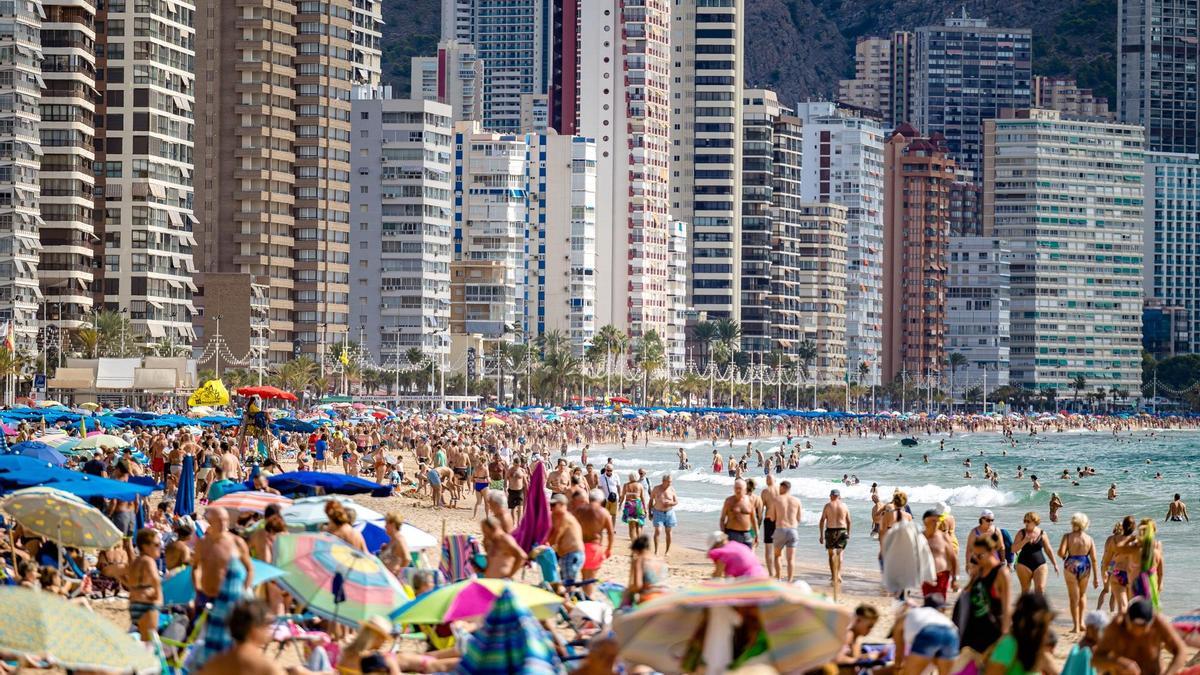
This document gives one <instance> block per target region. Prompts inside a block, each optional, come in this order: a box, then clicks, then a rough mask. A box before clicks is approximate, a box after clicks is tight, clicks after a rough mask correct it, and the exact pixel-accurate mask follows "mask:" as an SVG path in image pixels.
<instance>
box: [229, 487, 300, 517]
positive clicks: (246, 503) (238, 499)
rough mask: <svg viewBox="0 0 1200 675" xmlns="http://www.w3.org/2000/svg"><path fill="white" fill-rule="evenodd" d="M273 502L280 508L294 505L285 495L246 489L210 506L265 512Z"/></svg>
mask: <svg viewBox="0 0 1200 675" xmlns="http://www.w3.org/2000/svg"><path fill="white" fill-rule="evenodd" d="M271 504H278V505H279V506H280V508H287V507H289V506H291V505H292V500H291V499H288V498H287V497H284V496H283V495H276V494H271V493H270V492H261V491H258V490H246V491H245V492H233V493H230V494H227V495H225V496H224V497H221V498H220V499H218V500H216V501H215V502H213V503H211V504H209V506H220V507H221V508H223V509H232V510H234V511H245V512H247V513H263V512H264V511H266V510H267V507H268V506H270V505H271ZM322 515H324V514H322Z"/></svg>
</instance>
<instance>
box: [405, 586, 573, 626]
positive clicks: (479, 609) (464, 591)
mask: <svg viewBox="0 0 1200 675" xmlns="http://www.w3.org/2000/svg"><path fill="white" fill-rule="evenodd" d="M505 591H509V592H511V593H512V595H513V597H514V598H515V599H516V600H517V601H518V602H520V604H521V605H522V606H523V607H527V608H528V609H529V610H530V611H531V612H533V614H534V615H535V616H537V617H538V618H539V619H545V618H549V617H551V616H554V613H555V612H556V611H558V608H559V607H560V606H561V605H562V600H563V599H562V597H560V596H558V595H556V594H554V593H551V592H550V591H544V590H542V589H540V588H537V587H536V586H530V585H528V584H519V583H516V582H514V581H507V580H505V579H466V580H464V581H459V582H458V583H453V584H448V585H446V586H442V587H441V588H437V589H434V590H432V591H430V592H428V593H423V594H421V595H420V596H418V597H416V598H415V599H413V600H411V601H409V602H407V603H405V604H404V605H402V606H401V607H399V608H397V609H396V610H395V611H394V612H392V613H391V619H392V621H393V622H395V623H403V624H423V623H448V622H450V621H457V620H458V619H471V618H479V617H481V616H484V615H486V614H487V613H488V612H489V611H491V609H492V605H494V604H495V602H496V599H497V598H499V597H500V596H501V595H502V594H503V593H504V592H505Z"/></svg>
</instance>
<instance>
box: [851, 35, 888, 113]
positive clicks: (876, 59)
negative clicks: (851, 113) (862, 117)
mask: <svg viewBox="0 0 1200 675" xmlns="http://www.w3.org/2000/svg"><path fill="white" fill-rule="evenodd" d="M838 102H839V103H842V104H844V105H850V106H854V107H856V108H862V109H863V110H871V111H875V112H877V113H879V115H880V117H881V118H882V119H884V120H887V121H889V122H890V118H891V115H892V41H891V40H890V39H888V38H884V37H864V38H859V39H858V43H857V44H856V45H855V46H854V79H851V80H839V81H838Z"/></svg>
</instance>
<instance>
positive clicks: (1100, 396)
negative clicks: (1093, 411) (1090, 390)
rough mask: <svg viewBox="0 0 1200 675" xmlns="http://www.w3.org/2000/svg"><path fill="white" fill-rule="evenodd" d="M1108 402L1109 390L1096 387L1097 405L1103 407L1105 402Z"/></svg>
mask: <svg viewBox="0 0 1200 675" xmlns="http://www.w3.org/2000/svg"><path fill="white" fill-rule="evenodd" d="M1106 400H1108V390H1107V389H1105V388H1104V387H1096V405H1097V407H1103V406H1104V402H1105V401H1106Z"/></svg>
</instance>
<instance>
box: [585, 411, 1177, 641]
mask: <svg viewBox="0 0 1200 675" xmlns="http://www.w3.org/2000/svg"><path fill="white" fill-rule="evenodd" d="M917 440H918V445H917V446H914V447H905V446H903V445H902V444H901V442H900V441H901V439H900V438H899V437H888V438H884V439H879V438H878V437H877V436H876V437H868V438H840V439H838V440H837V444H836V445H834V444H833V439H832V438H830V437H815V438H811V439H810V438H805V437H799V438H795V439H793V444H794V445H798V446H799V447H800V448H804V446H805V443H806V442H811V443H812V449H811V450H809V449H805V450H803V451H802V453H801V457H800V466H799V467H797V468H795V469H787V468H785V469H784V470H783V472H782V473H779V474H776V480H777V481H779V480H784V479H786V480H788V481H790V482H791V485H792V492H793V494H796V495H797V496H798V497H800V499H801V502H802V504H803V507H804V510H803V519H802V525H801V528H802V529H801V544H800V546H799V547H798V549H797V552H796V555H797V559H798V560H802V561H805V562H809V563H821V564H824V562H825V552H824V548H823V547H822V546H821V545H820V544H819V543H818V541H817V523H818V521H819V518H820V512H821V508H822V506H823V505H824V504H825V502H826V501H827V499H828V496H829V491H830V489H831V488H838V489H839V490H841V494H842V498H843V499H844V500H845V501H846V503H847V505H848V507H849V508H850V513H851V517H852V519H853V523H854V526H853V529H852V536H851V540H850V545H849V547H848V548H847V550H846V567H847V572H848V574H849V573H850V572H852V571H853V570H854V569H858V570H877V569H878V562H877V555H878V551H879V545H878V542H877V541H876V540H872V539H870V538H869V532H870V512H871V484H872V483H877V484H878V490H879V494H880V497H881V499H883V500H885V501H886V500H887V499H889V498H890V497H891V495H892V492H893V490H895V489H900V490H903V491H904V492H905V493H907V495H908V498H909V504H910V506H911V509H912V511H913V513H914V514H915V516H916V517H917V518H918V519H919V518H920V517H921V514H922V513H923V512H924V511H925V509H927V508H929V507H930V506H932V505H934V504H935V503H937V502H945V503H946V504H948V505H950V507H951V509H952V512H953V513H954V515H955V517H956V519H957V534H958V537H959V540H960V541H961V542H963V543H964V544H965V542H966V538H967V534H968V532H969V530H970V528H972V527H974V526H975V525H976V524H977V523H978V519H979V516H980V512H981V511H982V510H983V509H990V510H992V511H993V512H995V514H996V524H997V525H998V526H1000V527H1001V528H1004V529H1007V530H1009V531H1010V532H1012V533H1015V532H1016V531H1017V530H1018V529H1019V528H1020V527H1021V523H1022V521H1023V519H1024V518H1023V516H1024V514H1025V513H1026V512H1028V511H1035V512H1037V513H1038V514H1039V515H1040V516H1041V519H1042V526H1043V528H1044V529H1045V530H1046V532H1047V533H1048V534H1049V535H1050V537H1051V539H1050V541H1051V544H1052V546H1053V548H1054V549H1055V551H1056V552H1057V549H1058V544H1059V542H1060V541H1061V539H1062V536H1063V535H1064V534H1065V533H1066V532H1068V531H1069V530H1070V520H1071V515H1072V514H1073V513H1075V512H1077V511H1080V512H1083V513H1086V514H1087V515H1088V517H1089V518H1090V519H1091V528H1090V530H1089V533H1090V534H1091V535H1092V536H1093V538H1095V540H1096V550H1097V558H1099V556H1100V555H1102V553H1103V545H1104V540H1105V539H1106V538H1107V537H1108V536H1109V534H1111V530H1112V526H1113V524H1114V523H1115V522H1117V521H1118V520H1120V519H1121V518H1123V517H1124V516H1126V515H1132V516H1134V517H1135V518H1137V519H1139V520H1140V519H1141V518H1144V517H1145V518H1154V519H1155V520H1157V521H1158V523H1159V530H1158V532H1159V538H1160V541H1161V542H1162V544H1163V548H1164V557H1165V560H1164V570H1165V575H1166V576H1165V578H1164V587H1163V600H1162V602H1163V609H1164V611H1166V612H1168V613H1169V614H1183V613H1185V612H1189V611H1191V610H1193V609H1195V608H1197V607H1200V584H1198V583H1196V581H1195V580H1194V579H1193V578H1192V577H1193V575H1194V574H1196V569H1197V566H1196V564H1195V561H1196V560H1200V485H1198V481H1197V475H1198V474H1200V456H1198V454H1197V450H1198V449H1200V431H1194V430H1191V431H1170V430H1168V431H1162V430H1156V431H1154V432H1150V431H1134V432H1128V431H1126V432H1122V433H1121V434H1120V435H1119V436H1115V437H1114V436H1113V434H1112V432H1111V431H1108V432H1091V431H1086V430H1078V431H1065V432H1059V433H1056V432H1053V431H1051V432H1045V433H1039V434H1038V435H1036V436H1028V435H1022V434H1020V433H1019V432H1018V433H1017V435H1016V436H1015V437H1014V438H1013V441H1015V444H1013V443H1010V441H1009V440H1007V439H1005V438H1004V437H1003V436H1002V435H1001V434H999V433H995V432H981V433H958V432H956V433H955V434H954V435H952V436H951V435H948V434H935V435H922V436H919V437H917ZM942 441H944V444H943V443H942ZM785 443H786V439H784V438H765V439H734V440H733V443H732V446H731V445H730V443H729V442H728V441H719V442H718V443H717V445H716V448H717V449H718V450H719V451H720V452H721V454H722V455H724V456H726V457H728V456H729V454H730V453H731V452H733V453H735V455H736V456H739V457H740V456H741V453H742V452H744V451H745V449H746V447H747V444H749V446H750V447H751V448H753V449H761V450H762V451H763V452H764V454H769V453H771V452H773V451H775V450H777V449H778V448H780V447H781V446H784V445H785ZM680 447H683V448H685V449H686V451H687V453H688V457H689V460H690V463H691V468H690V469H688V470H682V471H681V470H679V463H678V460H677V459H676V452H677V450H678V449H679V448H680ZM713 448H714V446H713V443H712V441H709V440H704V441H690V442H672V441H658V440H652V441H650V443H649V444H648V445H642V444H639V445H636V446H633V445H631V446H629V447H627V448H625V449H621V448H619V447H618V448H614V447H611V446H608V447H599V448H593V449H592V451H591V453H590V456H589V461H591V462H592V463H594V464H596V465H597V466H600V465H601V464H603V462H604V461H605V459H606V458H607V457H610V456H611V457H612V459H613V464H614V466H615V467H616V469H617V470H618V471H619V472H620V474H621V476H622V478H623V479H624V478H625V477H626V476H627V474H628V472H629V471H636V470H637V469H639V468H642V469H645V470H646V472H647V474H648V475H649V476H650V478H651V481H652V484H655V485H656V484H658V482H659V478H660V477H661V476H662V475H663V474H664V473H666V472H670V473H671V475H672V476H673V478H674V482H675V487H676V491H677V492H678V494H679V498H680V502H679V506H678V509H677V513H678V517H679V521H680V522H679V528H678V529H677V530H676V534H677V537H676V541H677V542H682V543H683V544H684V545H687V546H691V547H696V548H699V547H702V546H703V542H704V538H705V536H706V534H707V533H709V532H711V531H713V530H715V529H716V528H717V523H718V516H719V512H720V508H721V504H722V503H723V500H724V498H725V497H726V496H728V495H729V494H731V490H732V487H731V486H732V485H733V481H734V479H733V478H732V477H730V476H729V475H728V473H721V474H715V473H713V471H712V451H713ZM926 458H927V461H926ZM967 459H970V461H971V467H970V471H971V473H972V475H973V476H975V477H974V478H970V479H968V478H965V477H964V474H965V472H966V470H967V467H965V466H964V461H966V460H967ZM984 462H987V463H988V464H990V465H991V466H992V467H994V468H995V469H996V470H997V471H999V474H1000V481H999V484H998V486H996V487H993V486H992V485H991V484H990V482H989V481H985V480H983V479H982V478H981V477H982V475H983V465H984ZM1018 466H1020V467H1024V469H1025V471H1024V477H1023V478H1021V479H1018V478H1016V475H1017V469H1018ZM1083 466H1090V467H1092V468H1094V469H1095V471H1096V475H1094V476H1088V477H1084V478H1078V477H1076V476H1077V474H1076V469H1077V468H1078V467H1083ZM1064 469H1066V470H1068V471H1069V472H1070V475H1071V476H1072V477H1073V478H1072V479H1071V480H1063V479H1062V478H1061V476H1062V473H1063V470H1064ZM763 471H764V470H763V468H761V467H759V466H757V460H756V458H755V457H754V456H753V455H752V457H751V459H750V460H749V469H748V471H747V472H746V474H745V477H747V478H757V479H758V480H757V481H756V482H758V483H759V485H760V487H761V485H762V480H761V479H762V477H763V475H764V473H763ZM1158 473H1161V474H1162V477H1161V478H1156V477H1155V476H1156V474H1158ZM846 475H849V476H853V477H857V479H858V483H857V484H855V485H845V484H844V483H843V476H846ZM1031 476H1037V477H1038V479H1039V480H1040V482H1041V490H1040V491H1035V490H1034V489H1033V484H1032V480H1031ZM1074 481H1077V482H1078V483H1079V484H1078V485H1073V484H1072V483H1073V482H1074ZM1110 483H1116V484H1117V492H1118V496H1117V499H1116V500H1114V501H1109V500H1108V499H1107V493H1108V487H1109V484H1110ZM1051 493H1057V494H1058V496H1059V497H1060V498H1061V499H1062V501H1063V504H1064V507H1063V509H1062V510H1061V511H1060V512H1059V522H1058V523H1051V522H1049V507H1048V505H1049V501H1050V496H1051ZM1174 493H1179V494H1180V495H1181V496H1182V497H1183V500H1184V502H1185V503H1187V504H1188V507H1189V510H1190V513H1189V515H1192V516H1193V517H1195V518H1197V520H1196V522H1195V523H1192V524H1187V523H1164V522H1163V518H1164V516H1165V515H1166V512H1167V505H1168V504H1169V503H1170V501H1171V498H1172V496H1173V495H1174ZM618 528H619V530H620V531H621V532H624V528H623V527H621V526H620V524H618ZM1059 567H1060V569H1061V562H1060V564H1059ZM961 581H965V577H961ZM1013 583H1014V585H1015V584H1016V577H1015V575H1014V576H1013ZM818 590H819V589H818ZM1047 592H1048V593H1049V595H1050V597H1051V600H1052V601H1053V602H1055V604H1056V606H1057V607H1058V608H1060V609H1061V610H1062V611H1060V619H1061V618H1062V616H1063V615H1065V613H1066V612H1065V610H1066V590H1065V584H1064V582H1063V580H1062V577H1061V576H1056V575H1055V574H1054V572H1053V570H1051V572H1050V577H1049V580H1048V582H1047ZM1098 593H1099V591H1098V590H1095V589H1089V596H1088V597H1089V605H1090V606H1091V607H1095V602H1096V598H1097V597H1098Z"/></svg>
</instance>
